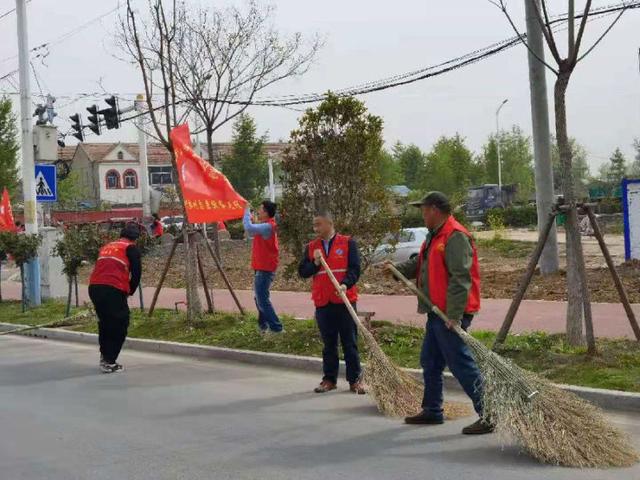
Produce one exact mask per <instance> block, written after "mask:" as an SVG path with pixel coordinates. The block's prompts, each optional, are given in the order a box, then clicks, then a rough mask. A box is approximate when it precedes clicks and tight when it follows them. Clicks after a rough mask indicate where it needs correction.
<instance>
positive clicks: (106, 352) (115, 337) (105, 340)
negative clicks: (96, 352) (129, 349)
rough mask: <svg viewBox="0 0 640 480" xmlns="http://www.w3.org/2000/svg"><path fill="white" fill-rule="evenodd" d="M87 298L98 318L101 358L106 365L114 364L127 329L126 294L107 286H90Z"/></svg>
mask: <svg viewBox="0 0 640 480" xmlns="http://www.w3.org/2000/svg"><path fill="white" fill-rule="evenodd" d="M89 298H90V299H91V301H92V302H93V306H94V307H95V309H96V315H97V316H98V338H99V341H100V353H101V354H102V358H103V359H104V361H105V362H107V363H116V360H117V359H118V355H120V350H122V345H123V344H124V340H125V339H126V338H127V330H128V329H129V305H128V304H127V294H126V293H124V292H123V291H121V290H118V289H117V288H114V287H110V286H108V285H90V286H89Z"/></svg>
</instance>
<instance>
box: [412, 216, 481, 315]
mask: <svg viewBox="0 0 640 480" xmlns="http://www.w3.org/2000/svg"><path fill="white" fill-rule="evenodd" d="M454 232H462V233H464V234H465V235H466V236H467V237H469V241H470V242H471V248H472V249H473V261H472V263H471V289H470V290H469V299H468V300H467V306H466V308H465V309H464V311H465V313H476V312H478V311H479V310H480V267H479V265H478V252H477V251H476V245H475V243H474V242H473V238H472V237H471V234H470V233H469V231H468V230H467V229H466V228H464V227H463V226H462V225H461V224H460V223H458V221H457V220H456V219H455V218H453V215H451V216H449V218H448V219H447V221H446V222H445V223H444V225H442V228H440V230H439V231H438V233H436V236H435V237H433V238H432V239H431V244H430V245H429V271H428V272H427V274H428V275H429V296H430V298H431V303H433V304H434V305H435V306H437V307H438V308H439V309H440V310H442V311H443V312H445V313H446V311H447V289H448V288H449V272H448V270H447V265H446V262H445V248H446V245H447V242H448V241H449V237H451V235H452V234H453V233H454ZM426 248H427V242H424V243H423V244H422V248H421V249H420V255H419V256H418V274H417V276H416V283H417V284H418V287H420V277H421V270H422V261H423V258H424V251H425V249H426ZM452 320H459V319H452Z"/></svg>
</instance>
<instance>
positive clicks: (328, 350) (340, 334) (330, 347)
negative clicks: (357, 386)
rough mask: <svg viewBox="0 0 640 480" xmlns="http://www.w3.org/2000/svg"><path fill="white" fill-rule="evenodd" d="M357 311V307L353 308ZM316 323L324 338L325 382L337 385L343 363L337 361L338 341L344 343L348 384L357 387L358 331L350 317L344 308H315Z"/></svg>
mask: <svg viewBox="0 0 640 480" xmlns="http://www.w3.org/2000/svg"><path fill="white" fill-rule="evenodd" d="M353 307H354V308H355V304H354V305H353ZM316 322H317V323H318V329H319V330H320V335H321V336H322V343H323V344H324V348H323V349H322V369H323V371H324V377H323V380H329V381H331V382H333V383H336V382H337V380H338V369H339V368H340V359H339V358H338V339H340V343H342V352H343V353H344V362H345V363H346V364H347V381H348V382H349V383H355V382H357V381H358V380H359V379H360V375H361V373H362V368H361V366H360V356H359V354H358V327H357V326H356V324H355V322H354V321H353V319H352V318H351V315H349V310H347V307H345V306H344V304H342V303H341V304H334V303H330V304H328V305H326V306H324V307H319V308H316Z"/></svg>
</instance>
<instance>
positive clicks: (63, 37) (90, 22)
mask: <svg viewBox="0 0 640 480" xmlns="http://www.w3.org/2000/svg"><path fill="white" fill-rule="evenodd" d="M29 1H30V0H29ZM119 9H120V5H118V6H117V7H116V8H114V9H111V10H109V11H108V12H106V13H103V14H101V15H99V16H97V17H95V18H92V19H91V20H88V21H87V22H85V23H83V24H81V25H79V26H77V27H76V28H74V29H72V30H69V31H68V32H66V33H63V34H62V35H60V36H59V37H56V38H54V39H53V40H49V41H48V42H45V43H43V44H41V45H38V46H36V47H33V48H32V49H31V50H30V52H38V51H39V50H43V49H46V48H48V47H50V46H52V45H57V44H58V43H60V42H64V41H65V40H67V39H68V38H70V37H72V36H74V35H76V34H78V33H80V32H81V31H82V30H84V29H86V28H87V27H90V26H91V25H93V24H94V23H96V22H98V21H100V20H102V19H103V18H105V17H108V16H109V15H111V14H113V13H115V12H117V11H118V10H119ZM47 55H49V52H48V51H46V52H41V53H38V55H36V56H35V57H34V58H38V57H46V56H47ZM15 58H18V55H12V56H10V57H6V58H3V59H2V60H0V63H4V62H7V61H9V60H13V59H15Z"/></svg>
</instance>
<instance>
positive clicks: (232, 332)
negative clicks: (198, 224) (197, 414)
mask: <svg viewBox="0 0 640 480" xmlns="http://www.w3.org/2000/svg"><path fill="white" fill-rule="evenodd" d="M63 316H64V305H63V304H62V303H56V302H48V303H45V304H44V305H43V306H41V307H38V308H34V309H32V310H30V311H29V312H27V313H24V314H23V313H21V312H20V303H19V302H2V303H0V322H6V323H16V324H24V325H38V324H42V323H46V322H51V321H54V320H56V319H61V318H62V317H63ZM283 323H284V325H285V330H286V332H285V334H283V335H276V336H266V337H262V336H261V335H260V334H259V333H258V330H257V327H256V319H255V317H254V316H253V315H249V316H247V317H246V318H242V317H240V316H238V315H237V314H230V313H216V314H214V315H205V316H203V317H202V319H200V320H198V321H196V322H194V323H193V324H192V325H188V324H187V322H186V318H185V315H184V314H183V313H176V312H175V311H172V310H156V313H155V314H154V316H153V318H151V319H149V318H148V317H147V316H146V315H145V314H143V313H141V312H140V311H138V310H135V311H133V312H132V318H131V326H130V328H129V336H131V337H136V338H150V339H157V340H171V341H176V342H184V343H198V344H202V345H213V346H220V347H229V348H238V349H244V350H256V351H262V352H278V353H287V354H293V355H307V356H316V357H317V356H320V355H321V352H322V344H321V341H320V336H319V334H318V330H317V328H316V326H315V323H314V321H313V320H294V319H293V318H291V317H284V318H283ZM73 329H74V330H77V331H84V332H92V333H95V332H96V331H97V327H96V323H95V322H90V323H88V324H85V325H81V326H77V327H73ZM373 329H374V334H375V337H376V338H377V340H378V342H379V343H380V345H381V347H382V349H383V350H384V351H385V352H386V353H387V355H389V356H390V357H391V358H392V359H393V360H394V362H396V363H397V364H398V365H401V366H404V367H411V368H419V361H418V357H419V352H420V346H421V344H422V335H423V332H422V329H419V328H415V327H407V326H399V325H392V324H391V323H389V322H383V321H377V322H376V321H374V322H373ZM473 335H474V336H475V337H476V338H478V339H480V340H482V341H483V342H484V343H485V344H487V345H490V344H491V343H492V342H493V339H494V337H495V334H494V333H493V332H486V331H474V332H473ZM598 352H599V353H598V355H597V356H595V357H589V356H587V355H586V354H585V349H583V348H574V347H570V346H568V345H566V344H565V342H564V338H563V336H562V335H549V334H546V333H542V332H535V333H529V334H522V335H510V336H509V337H508V339H507V341H506V343H505V346H504V347H503V349H502V350H501V353H502V354H503V355H505V356H507V357H509V358H511V359H512V360H513V361H514V362H516V363H517V364H518V365H520V366H521V367H524V368H526V369H528V370H532V371H534V372H537V373H539V374H540V375H543V376H544V377H546V378H548V379H550V380H552V381H554V382H558V383H567V384H573V385H582V386H588V387H594V388H611V389H616V390H625V391H632V392H640V344H638V342H635V341H631V340H611V339H599V340H598Z"/></svg>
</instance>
